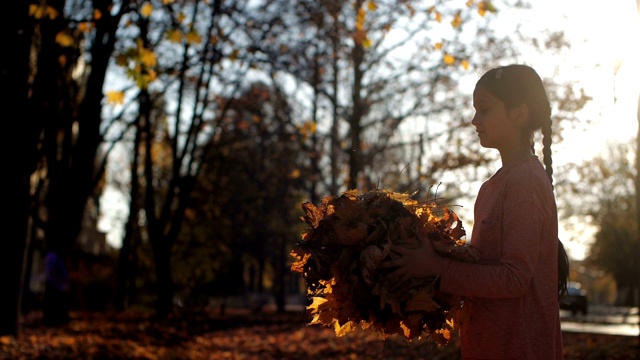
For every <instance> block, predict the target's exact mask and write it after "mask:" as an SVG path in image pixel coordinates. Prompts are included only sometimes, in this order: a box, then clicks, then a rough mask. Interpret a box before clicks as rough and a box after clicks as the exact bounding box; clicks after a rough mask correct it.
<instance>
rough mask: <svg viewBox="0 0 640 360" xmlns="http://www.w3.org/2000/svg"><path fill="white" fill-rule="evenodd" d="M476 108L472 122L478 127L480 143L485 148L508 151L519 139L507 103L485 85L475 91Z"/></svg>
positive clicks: (474, 102) (474, 101)
mask: <svg viewBox="0 0 640 360" xmlns="http://www.w3.org/2000/svg"><path fill="white" fill-rule="evenodd" d="M473 107H474V108H475V110H476V113H475V115H474V116H473V120H471V124H472V125H473V126H475V127H476V132H477V133H478V138H479V139H480V145H482V146H483V147H485V148H493V149H498V150H499V151H501V152H502V151H506V150H508V149H509V147H510V144H511V143H513V142H514V141H516V139H518V133H519V130H518V128H517V126H516V121H514V120H513V119H511V118H510V117H509V112H508V111H507V108H506V106H505V104H504V103H503V102H502V101H501V100H500V99H498V98H497V97H496V96H494V95H493V94H492V93H491V92H489V91H488V90H486V89H485V88H483V87H476V89H475V90H474V92H473Z"/></svg>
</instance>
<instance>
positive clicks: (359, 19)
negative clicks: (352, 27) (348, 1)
mask: <svg viewBox="0 0 640 360" xmlns="http://www.w3.org/2000/svg"><path fill="white" fill-rule="evenodd" d="M365 15H366V13H365V11H364V9H363V8H360V9H358V14H357V15H356V30H359V31H360V30H362V29H363V28H364V18H365Z"/></svg>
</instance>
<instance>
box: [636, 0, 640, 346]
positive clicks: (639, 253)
mask: <svg viewBox="0 0 640 360" xmlns="http://www.w3.org/2000/svg"><path fill="white" fill-rule="evenodd" d="M636 7H637V9H638V21H640V0H636ZM638 81H639V82H640V79H638ZM636 117H637V118H638V132H637V134H636V221H637V224H638V229H640V94H639V95H638V111H637V113H636ZM636 258H640V231H639V232H638V239H637V240H636ZM636 265H637V264H636ZM636 284H637V288H638V289H640V277H638V278H637V279H636ZM638 301H639V303H637V304H636V306H638V307H640V299H639V300H638ZM638 327H640V318H638ZM637 345H638V352H637V353H639V354H640V333H638V344H637Z"/></svg>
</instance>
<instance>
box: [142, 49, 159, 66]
mask: <svg viewBox="0 0 640 360" xmlns="http://www.w3.org/2000/svg"><path fill="white" fill-rule="evenodd" d="M139 52H140V62H141V63H143V64H144V65H146V66H147V67H154V66H156V54H155V53H154V52H153V51H151V50H148V49H145V48H141V49H140V50H139Z"/></svg>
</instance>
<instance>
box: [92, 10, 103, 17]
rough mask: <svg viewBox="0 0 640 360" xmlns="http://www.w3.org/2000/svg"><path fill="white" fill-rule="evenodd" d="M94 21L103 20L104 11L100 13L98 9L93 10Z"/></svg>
mask: <svg viewBox="0 0 640 360" xmlns="http://www.w3.org/2000/svg"><path fill="white" fill-rule="evenodd" d="M93 19H94V20H100V19H102V11H100V10H98V9H95V10H93Z"/></svg>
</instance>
